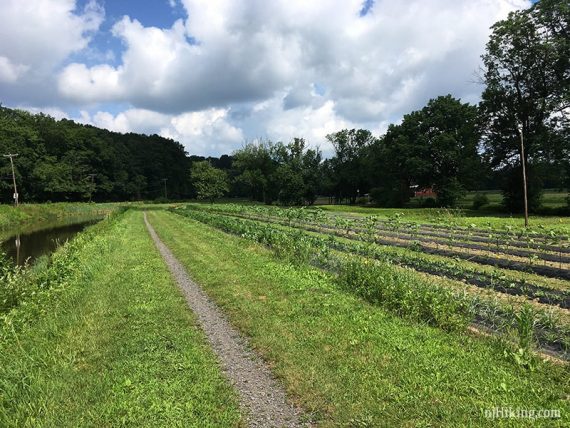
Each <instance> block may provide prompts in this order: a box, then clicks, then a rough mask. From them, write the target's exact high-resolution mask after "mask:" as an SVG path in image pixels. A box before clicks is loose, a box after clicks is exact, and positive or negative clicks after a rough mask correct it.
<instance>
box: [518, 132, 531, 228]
mask: <svg viewBox="0 0 570 428" xmlns="http://www.w3.org/2000/svg"><path fill="white" fill-rule="evenodd" d="M517 127H518V130H519V134H520V136H521V166H522V175H523V192H524V194H523V196H524V227H528V193H527V187H526V159H525V156H524V136H523V125H522V123H520V122H519V124H518V126H517Z"/></svg>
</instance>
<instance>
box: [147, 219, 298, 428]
mask: <svg viewBox="0 0 570 428" xmlns="http://www.w3.org/2000/svg"><path fill="white" fill-rule="evenodd" d="M144 221H145V224H146V227H147V229H148V231H149V233H150V235H151V237H152V239H153V240H154V243H155V244H156V247H157V248H158V250H159V252H160V254H161V255H162V257H163V258H164V260H165V262H166V264H167V265H168V269H169V270H170V272H171V273H172V276H173V277H174V279H175V280H176V282H177V283H178V285H179V286H180V288H181V289H182V291H183V292H184V295H185V297H186V301H187V302H188V306H190V308H191V309H192V311H194V313H195V314H196V315H197V317H198V322H199V323H200V326H201V328H202V330H203V331H204V333H205V334H206V336H207V338H208V341H209V342H210V344H211V346H212V348H213V350H214V352H215V353H216V354H217V356H218V358H219V360H220V363H221V366H222V369H223V370H224V373H225V374H226V376H227V377H228V378H229V379H230V381H231V383H232V384H233V385H234V387H235V389H236V390H237V392H238V393H239V398H240V405H241V408H242V411H243V413H244V415H245V419H246V422H247V424H248V426H250V427H301V426H306V425H305V424H303V423H301V422H300V416H301V413H302V412H301V410H300V409H298V408H296V407H294V406H291V405H290V404H288V403H287V399H286V395H285V390H284V389H283V387H282V386H281V385H280V384H279V383H278V382H277V381H276V380H275V378H274V377H273V376H272V374H271V370H269V368H268V367H267V365H266V364H264V362H263V361H262V360H261V359H260V358H259V356H257V355H256V354H255V353H254V352H253V351H252V350H251V348H250V346H248V343H247V340H246V339H245V338H243V337H242V336H241V335H240V334H239V333H238V332H237V331H236V330H235V329H234V328H233V327H232V326H231V325H230V323H229V322H228V321H227V319H226V318H225V316H224V314H223V313H222V311H221V310H220V309H219V308H218V307H217V306H216V304H215V303H213V302H212V301H211V300H210V299H209V298H208V296H207V295H206V294H205V293H204V292H203V291H202V289H201V288H200V287H199V286H198V285H197V284H196V283H195V282H193V281H192V280H191V279H190V277H189V276H188V274H187V272H186V270H185V269H184V267H183V266H182V265H181V264H180V262H179V261H178V260H177V259H176V257H174V255H173V254H172V252H171V251H170V250H169V249H168V247H166V245H164V244H163V243H162V241H161V240H160V238H159V237H158V235H157V234H156V232H155V231H154V229H153V227H152V226H151V225H150V223H149V222H148V219H147V216H146V213H145V214H144Z"/></svg>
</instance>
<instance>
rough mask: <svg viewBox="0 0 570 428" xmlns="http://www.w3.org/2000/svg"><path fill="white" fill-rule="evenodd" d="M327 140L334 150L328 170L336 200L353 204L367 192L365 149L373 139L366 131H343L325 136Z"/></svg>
mask: <svg viewBox="0 0 570 428" xmlns="http://www.w3.org/2000/svg"><path fill="white" fill-rule="evenodd" d="M327 140H328V141H329V142H330V143H331V144H332V146H333V147H334V150H335V156H334V157H333V158H332V159H331V160H330V163H329V165H328V170H329V172H330V176H329V180H330V181H331V182H332V183H333V189H334V193H335V196H336V199H337V200H342V199H348V200H349V201H350V203H351V204H354V203H356V199H357V197H358V194H359V193H360V194H364V193H366V191H367V190H368V178H367V176H366V172H365V169H364V158H365V153H366V149H367V147H369V146H370V145H371V144H372V143H373V142H374V140H375V139H374V137H373V136H372V133H371V132H370V131H368V130H366V129H350V130H348V129H343V130H342V131H339V132H335V133H334V134H329V135H327Z"/></svg>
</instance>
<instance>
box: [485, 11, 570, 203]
mask: <svg viewBox="0 0 570 428" xmlns="http://www.w3.org/2000/svg"><path fill="white" fill-rule="evenodd" d="M492 29H493V33H492V35H491V37H490V40H489V42H488V43H487V48H486V53H485V54H484V55H483V63H484V75H483V82H484V83H485V85H486V88H485V90H484V92H483V95H482V102H481V114H482V123H483V128H484V130H485V134H484V137H485V138H484V141H485V156H486V157H488V158H489V161H490V163H491V165H492V166H493V167H495V168H501V169H503V168H505V169H507V170H512V169H513V168H514V167H515V166H517V165H518V166H519V168H520V164H521V159H520V157H521V156H520V155H521V149H520V146H521V133H522V137H523V140H524V147H525V150H524V151H525V162H526V163H527V164H528V165H530V166H531V167H532V166H538V165H539V164H543V165H547V169H553V168H554V169H556V168H557V166H558V165H559V164H562V165H563V164H564V163H565V162H567V159H568V156H569V153H570V147H569V144H570V143H569V141H570V140H569V139H568V126H569V122H568V115H567V114H563V112H564V111H565V109H567V108H568V100H569V99H570V84H569V83H568V82H569V81H570V79H569V77H570V43H569V42H568V40H569V38H568V34H569V31H570V7H569V6H568V3H567V2H564V1H559V0H546V1H539V2H536V3H535V4H534V5H533V6H532V7H530V8H529V9H523V10H519V11H515V12H512V13H510V14H509V16H508V18H507V19H505V20H503V21H500V22H498V23H496V24H495V25H494V26H493V27H492ZM519 127H521V129H520V130H519V129H518V128H519ZM505 184H506V187H505V190H506V191H507V192H509V193H510V195H511V196H513V197H516V198H517V199H518V200H519V201H518V202H517V201H506V203H507V205H509V206H513V207H516V206H520V205H521V204H522V202H520V200H521V192H518V191H517V190H515V189H514V188H513V187H512V186H515V185H516V186H519V185H518V183H516V182H514V181H506V183H505ZM517 192H518V194H517ZM538 194H539V192H536V193H535V195H538Z"/></svg>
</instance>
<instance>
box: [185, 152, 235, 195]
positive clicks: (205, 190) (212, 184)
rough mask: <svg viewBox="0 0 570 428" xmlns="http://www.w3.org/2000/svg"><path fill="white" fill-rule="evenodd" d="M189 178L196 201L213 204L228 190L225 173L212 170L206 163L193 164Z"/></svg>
mask: <svg viewBox="0 0 570 428" xmlns="http://www.w3.org/2000/svg"><path fill="white" fill-rule="evenodd" d="M190 176H191V178H192V184H193V185H194V187H195V188H196V193H197V196H198V199H205V200H208V201H210V203H214V201H215V200H216V199H218V198H221V197H222V196H224V195H225V194H226V193H227V192H228V191H229V190H230V186H229V182H228V175H227V173H226V172H225V171H222V170H221V169H218V168H214V167H213V166H212V165H210V163H209V162H208V161H202V162H196V163H194V164H193V165H192V169H191V170H190Z"/></svg>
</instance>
